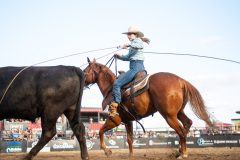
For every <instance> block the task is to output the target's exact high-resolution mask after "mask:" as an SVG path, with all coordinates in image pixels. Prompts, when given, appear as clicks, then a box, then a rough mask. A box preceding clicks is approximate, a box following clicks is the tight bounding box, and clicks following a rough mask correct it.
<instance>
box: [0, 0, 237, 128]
mask: <svg viewBox="0 0 240 160" xmlns="http://www.w3.org/2000/svg"><path fill="white" fill-rule="evenodd" d="M239 8H240V1H238V0H210V1H209V0H196V1H191V0H182V1H179V0H169V1H162V0H159V1H154V0H149V1H144V0H131V1H128V0H122V1H111V0H102V1H97V0H89V1H80V0H70V1H67V0H41V1H36V0H21V1H18V0H0V54H1V59H0V62H1V63H0V66H1V67H3V66H29V65H32V64H35V63H37V62H41V61H44V60H48V59H51V58H55V57H60V56H65V55H69V54H73V53H79V52H83V51H87V50H92V49H97V48H105V47H113V46H117V45H119V44H122V43H126V42H128V40H127V38H126V36H124V35H122V34H121V33H122V32H124V31H126V30H127V28H128V27H129V26H131V25H136V26H138V27H139V28H140V29H141V30H142V31H143V32H144V33H145V35H146V37H149V38H150V39H151V43H150V45H146V46H145V51H156V52H163V53H164V52H173V53H183V54H184V53H187V54H199V55H206V56H213V57H221V58H228V59H232V60H236V61H240V56H239V53H240V47H239V46H240V31H239V28H240V13H239V12H240V11H239ZM108 52H109V51H102V52H97V53H89V54H86V55H79V56H75V57H70V58H67V59H62V60H57V61H53V62H48V63H45V64H42V65H45V66H49V65H74V66H81V65H82V64H84V63H86V57H87V56H88V57H90V58H94V57H100V56H102V55H104V54H106V53H108ZM126 52H127V51H122V53H126ZM109 58H110V57H106V58H103V59H101V60H99V62H101V63H106V62H107V60H108V59H109ZM127 65H128V64H127V63H126V62H121V63H119V66H118V67H119V69H124V70H126V69H127ZM145 66H146V69H147V70H148V72H149V73H155V72H160V71H161V72H162V71H163V72H172V73H175V74H177V75H179V76H181V77H182V78H184V79H186V80H188V81H190V82H191V83H192V84H193V85H194V86H196V87H197V88H198V89H199V91H200V92H201V93H202V96H203V97H204V99H205V102H206V104H207V106H208V107H209V111H210V112H211V113H212V114H213V116H214V117H215V118H216V119H217V120H220V121H224V122H231V121H230V119H231V118H239V115H237V114H235V111H236V110H240V102H239V90H240V84H239V82H240V65H239V64H234V63H230V62H224V61H216V60H210V59H203V58H194V57H183V56H170V55H152V54H147V55H146V61H145ZM83 68H84V67H83ZM84 93H85V94H84V97H83V98H84V101H83V106H91V107H99V106H100V104H101V100H102V96H101V94H100V93H99V91H98V89H97V87H96V86H94V87H92V88H91V90H85V91H84ZM186 113H187V114H188V115H189V116H190V117H191V118H192V119H193V122H194V123H193V125H194V126H203V125H204V124H203V123H202V121H200V120H198V119H197V118H196V116H195V115H193V112H192V111H191V110H190V107H189V106H188V107H186ZM152 121H155V122H156V123H158V124H159V125H158V126H157V127H161V126H167V125H166V124H165V122H164V120H163V119H162V118H161V116H160V115H159V114H155V116H154V117H153V118H147V119H144V120H143V123H144V125H145V126H146V127H148V126H151V124H152V123H151V122H152Z"/></svg>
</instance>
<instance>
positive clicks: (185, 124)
mask: <svg viewBox="0 0 240 160" xmlns="http://www.w3.org/2000/svg"><path fill="white" fill-rule="evenodd" d="M177 117H178V119H179V120H180V121H181V122H182V124H183V127H184V128H185V130H186V134H188V132H189V129H190V128H191V126H192V120H191V119H190V118H188V117H187V116H186V114H185V113H184V112H183V111H180V112H179V113H178V115H177Z"/></svg>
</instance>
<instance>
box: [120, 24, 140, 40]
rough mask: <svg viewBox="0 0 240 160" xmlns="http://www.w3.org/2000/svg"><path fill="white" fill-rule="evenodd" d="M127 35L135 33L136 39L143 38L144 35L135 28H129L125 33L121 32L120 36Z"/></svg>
mask: <svg viewBox="0 0 240 160" xmlns="http://www.w3.org/2000/svg"><path fill="white" fill-rule="evenodd" d="M129 33H135V34H137V35H138V37H140V38H141V37H144V34H143V33H142V32H141V31H140V30H139V29H138V28H137V27H136V26H131V27H129V28H128V31H127V32H123V33H122V34H129Z"/></svg>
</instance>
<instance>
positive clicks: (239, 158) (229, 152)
mask: <svg viewBox="0 0 240 160" xmlns="http://www.w3.org/2000/svg"><path fill="white" fill-rule="evenodd" d="M175 152H176V149H171V148H167V149H162V148H161V149H135V150H134V157H133V159H134V160H174V159H176V158H175ZM25 154H26V153H0V160H18V159H22V158H23V157H24V156H25ZM89 155H90V159H91V160H122V159H123V160H124V159H125V160H127V159H129V158H128V150H126V149H122V150H113V154H112V156H111V157H108V158H107V157H106V156H105V155H104V153H103V151H100V150H93V151H89ZM186 159H187V160H240V147H238V148H190V149H189V157H188V158H186ZM34 160H80V154H79V152H77V151H71V152H48V153H44V152H42V153H39V154H38V155H37V157H35V158H34Z"/></svg>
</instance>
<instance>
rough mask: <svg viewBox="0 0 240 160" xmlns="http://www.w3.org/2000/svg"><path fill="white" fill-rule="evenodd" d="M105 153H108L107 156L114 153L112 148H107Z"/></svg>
mask: <svg viewBox="0 0 240 160" xmlns="http://www.w3.org/2000/svg"><path fill="white" fill-rule="evenodd" d="M105 155H106V156H107V157H109V156H111V155H112V151H111V150H110V149H106V150H105Z"/></svg>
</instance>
